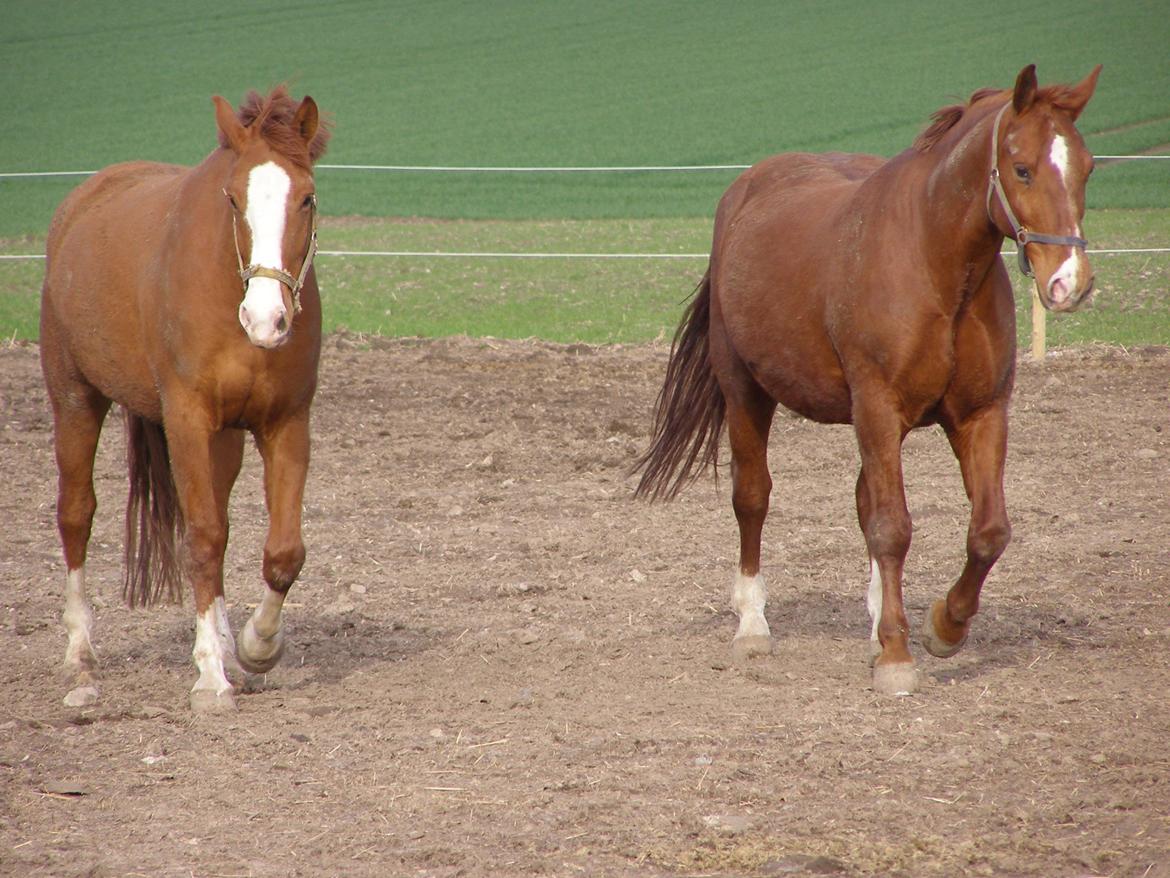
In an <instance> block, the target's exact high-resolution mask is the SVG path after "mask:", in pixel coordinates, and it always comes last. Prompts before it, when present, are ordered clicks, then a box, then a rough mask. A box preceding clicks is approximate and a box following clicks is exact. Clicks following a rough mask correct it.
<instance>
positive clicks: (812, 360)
mask: <svg viewBox="0 0 1170 878" xmlns="http://www.w3.org/2000/svg"><path fill="white" fill-rule="evenodd" d="M769 220H770V221H769V222H768V223H767V225H766V226H765V227H763V230H762V231H760V233H753V232H756V230H754V229H750V228H744V227H743V226H740V227H739V228H738V229H735V230H734V231H733V233H732V235H730V236H729V240H728V241H727V242H726V246H725V247H724V248H723V250H722V252H721V254H720V261H719V267H718V270H717V272H716V275H715V277H714V278H713V287H714V289H715V290H716V292H717V296H718V299H719V312H720V318H721V320H722V321H723V324H724V326H725V328H726V333H727V337H728V340H729V342H730V344H731V346H732V348H733V349H734V351H735V353H736V355H737V356H738V357H739V359H740V360H741V361H742V362H743V363H744V365H745V366H746V368H747V370H748V372H749V373H750V374H751V376H752V378H753V379H754V380H755V381H756V383H757V384H759V385H760V387H762V388H763V389H764V390H765V391H766V392H767V393H768V395H769V396H770V397H771V398H772V399H774V400H775V401H776V402H777V403H779V404H780V405H782V406H784V407H785V408H787V409H790V410H791V411H794V412H796V413H797V414H800V415H803V416H804V417H806V418H809V419H811V420H814V421H819V422H822V423H847V422H848V421H849V420H850V417H851V415H850V411H851V401H850V393H849V386H848V384H847V383H846V381H845V376H844V373H843V372H842V369H841V362H840V360H839V358H838V356H837V352H836V350H835V348H834V346H833V343H832V340H831V338H830V336H829V334H828V332H827V329H826V320H825V302H824V298H823V296H822V294H821V289H822V285H823V283H824V281H823V277H819V276H817V273H816V266H812V267H811V268H810V267H809V266H808V264H807V260H805V259H802V258H801V255H800V245H799V241H797V240H796V238H797V237H798V236H792V237H790V238H788V240H787V241H786V246H785V248H784V249H785V252H786V253H787V254H788V256H787V258H783V257H778V255H777V248H776V245H775V240H776V238H775V235H774V233H769V231H770V230H774V229H775V228H776V227H777V225H780V224H779V222H778V218H777V217H776V216H772V217H769ZM781 227H784V226H783V225H781Z"/></svg>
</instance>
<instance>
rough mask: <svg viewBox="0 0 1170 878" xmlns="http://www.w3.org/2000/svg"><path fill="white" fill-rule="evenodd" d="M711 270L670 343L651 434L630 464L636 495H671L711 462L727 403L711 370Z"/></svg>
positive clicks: (654, 496) (666, 496)
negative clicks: (646, 446)
mask: <svg viewBox="0 0 1170 878" xmlns="http://www.w3.org/2000/svg"><path fill="white" fill-rule="evenodd" d="M710 323H711V271H710V269H708V270H707V273H706V274H704V275H703V279H702V280H701V281H700V282H699V285H698V287H696V289H695V294H694V297H693V298H692V299H691V302H690V304H689V305H688V306H687V309H686V311H685V312H683V316H682V320H681V321H680V322H679V325H678V329H677V330H676V331H675V334H674V341H673V342H672V343H671V346H670V359H669V361H668V362H667V365H666V377H665V379H664V380H663V383H662V390H661V391H659V393H658V400H657V401H656V402H655V410H654V429H653V439H652V441H651V443H650V447H649V449H647V451H646V452H645V454H643V455H642V456H641V457H639V458H638V460H637V461H636V462H635V464H634V472H637V471H638V470H641V471H642V478H641V480H640V481H639V482H638V487H637V489H636V490H635V492H634V496H635V497H644V496H649V497H650V499H651V500H658V499H665V500H672V499H674V497H675V496H676V495H677V494H678V492H679V491H681V490H682V488H683V486H684V485H686V484H687V483H688V482H691V481H694V480H695V479H696V478H698V476H699V474H700V473H701V472H702V471H703V470H704V469H705V468H706V467H707V466H711V467H712V468H714V467H715V462H716V458H717V456H718V454H719V434H720V432H721V431H722V429H723V419H724V415H725V413H726V403H725V401H724V399H723V392H722V391H721V390H720V389H719V382H718V381H717V380H716V378H715V373H714V372H713V371H712V370H711V362H710V342H709V333H708V331H709V328H710Z"/></svg>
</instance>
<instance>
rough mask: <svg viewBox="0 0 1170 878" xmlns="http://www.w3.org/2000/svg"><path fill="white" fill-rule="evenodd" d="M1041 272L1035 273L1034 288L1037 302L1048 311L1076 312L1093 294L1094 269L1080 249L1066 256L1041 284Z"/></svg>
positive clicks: (1071, 251) (1072, 249)
mask: <svg viewBox="0 0 1170 878" xmlns="http://www.w3.org/2000/svg"><path fill="white" fill-rule="evenodd" d="M1043 276H1044V273H1043V272H1039V271H1038V272H1036V275H1035V277H1036V281H1037V283H1036V289H1037V291H1038V292H1039V294H1040V301H1041V303H1042V304H1043V305H1044V307H1045V308H1047V309H1048V310H1049V311H1056V312H1063V311H1075V310H1077V309H1078V308H1079V307H1081V305H1083V304H1084V303H1085V302H1086V301H1087V300H1088V299H1089V297H1090V296H1091V295H1092V293H1093V283H1094V277H1093V269H1092V266H1091V265H1089V260H1088V259H1087V258H1086V257H1085V251H1084V249H1083V248H1081V247H1076V246H1074V247H1072V248H1071V250H1070V251H1068V256H1067V257H1066V258H1065V259H1064V261H1063V262H1061V263H1060V264H1059V265H1057V266H1056V268H1055V270H1053V271H1052V272H1051V274H1048V280H1047V281H1044V282H1041V281H1040V278H1041V277H1043Z"/></svg>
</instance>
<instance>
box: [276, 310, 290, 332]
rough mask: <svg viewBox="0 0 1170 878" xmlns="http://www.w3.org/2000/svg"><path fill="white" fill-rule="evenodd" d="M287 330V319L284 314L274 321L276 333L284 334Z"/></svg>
mask: <svg viewBox="0 0 1170 878" xmlns="http://www.w3.org/2000/svg"><path fill="white" fill-rule="evenodd" d="M287 329H288V317H287V316H285V315H284V314H281V315H280V319H279V320H277V321H276V331H277V332H284V331H285V330H287Z"/></svg>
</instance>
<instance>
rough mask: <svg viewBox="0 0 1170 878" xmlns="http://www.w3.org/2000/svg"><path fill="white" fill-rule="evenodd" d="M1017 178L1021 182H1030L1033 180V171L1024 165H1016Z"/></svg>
mask: <svg viewBox="0 0 1170 878" xmlns="http://www.w3.org/2000/svg"><path fill="white" fill-rule="evenodd" d="M1016 178H1017V179H1018V180H1019V181H1020V182H1021V183H1030V182H1032V172H1031V171H1029V170H1028V169H1027V168H1026V167H1024V166H1023V165H1016Z"/></svg>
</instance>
